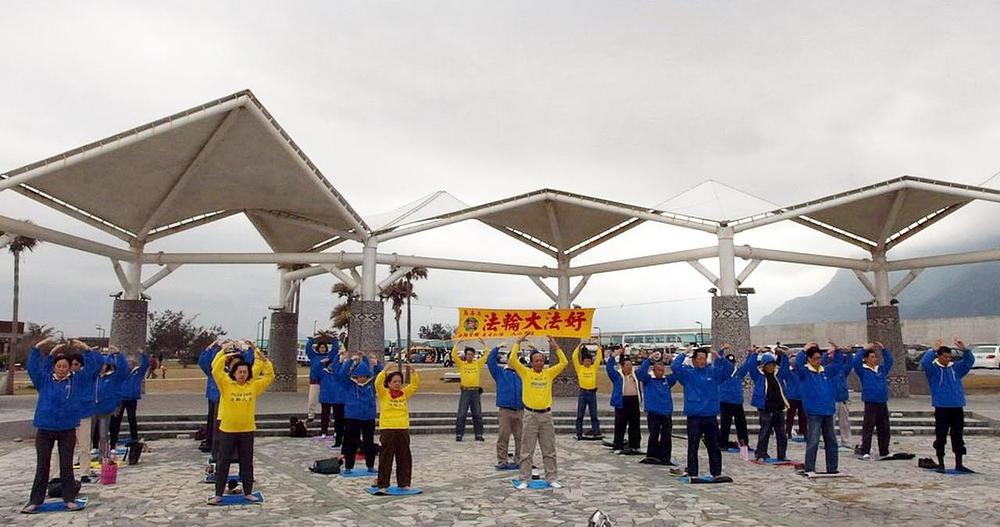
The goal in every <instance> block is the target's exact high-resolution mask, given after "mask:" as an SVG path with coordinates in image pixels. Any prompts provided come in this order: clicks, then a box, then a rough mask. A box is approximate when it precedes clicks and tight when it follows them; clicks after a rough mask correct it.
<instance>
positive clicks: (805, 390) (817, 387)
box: [794, 342, 842, 474]
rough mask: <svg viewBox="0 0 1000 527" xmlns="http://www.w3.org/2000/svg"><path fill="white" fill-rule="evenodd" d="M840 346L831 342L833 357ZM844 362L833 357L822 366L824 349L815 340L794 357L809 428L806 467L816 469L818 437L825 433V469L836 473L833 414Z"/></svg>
mask: <svg viewBox="0 0 1000 527" xmlns="http://www.w3.org/2000/svg"><path fill="white" fill-rule="evenodd" d="M836 351H837V348H836V347H835V346H833V343H831V347H830V350H829V352H828V354H827V356H828V358H830V359H832V358H833V356H834V354H835V353H836ZM841 367H842V366H841V364H840V363H839V362H837V361H833V360H831V361H830V364H829V365H828V366H823V351H822V350H820V348H819V346H818V345H817V344H816V343H815V342H810V343H808V344H806V347H805V349H804V350H802V351H800V352H799V354H798V356H797V357H796V358H795V370H794V373H795V374H796V375H797V376H798V380H799V390H800V391H801V394H802V404H803V406H805V408H806V415H808V416H809V417H808V422H809V424H808V428H807V429H806V459H805V471H806V472H807V473H808V472H816V454H817V453H818V452H819V438H820V435H822V436H823V444H824V448H825V453H826V471H827V473H829V474H836V473H837V468H838V467H837V464H838V461H839V456H838V454H839V453H838V448H839V447H838V445H837V434H836V433H835V432H834V431H833V415H834V413H836V411H837V409H836V406H837V400H836V399H837V377H838V376H839V375H840V368H841Z"/></svg>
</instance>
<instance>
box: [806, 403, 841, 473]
mask: <svg viewBox="0 0 1000 527" xmlns="http://www.w3.org/2000/svg"><path fill="white" fill-rule="evenodd" d="M807 419H808V421H809V426H808V428H807V429H806V463H805V465H806V466H805V469H806V472H816V454H817V451H818V450H819V436H820V434H822V435H823V446H824V447H825V450H826V471H827V472H837V459H838V448H839V446H838V445H837V433H836V432H834V431H833V416H832V415H809V416H808V417H807Z"/></svg>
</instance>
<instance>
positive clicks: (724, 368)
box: [714, 351, 736, 382]
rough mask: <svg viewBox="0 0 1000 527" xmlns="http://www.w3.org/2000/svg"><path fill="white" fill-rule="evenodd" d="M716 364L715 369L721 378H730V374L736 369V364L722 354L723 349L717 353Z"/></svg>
mask: <svg viewBox="0 0 1000 527" xmlns="http://www.w3.org/2000/svg"><path fill="white" fill-rule="evenodd" d="M714 366H715V371H716V373H717V374H718V375H719V378H720V379H726V378H728V377H729V376H730V375H732V374H733V371H734V370H735V369H736V365H735V364H733V363H731V362H729V361H728V360H726V358H725V357H723V356H722V352H721V351H720V352H717V353H716V354H715V365H714ZM720 382H721V380H720Z"/></svg>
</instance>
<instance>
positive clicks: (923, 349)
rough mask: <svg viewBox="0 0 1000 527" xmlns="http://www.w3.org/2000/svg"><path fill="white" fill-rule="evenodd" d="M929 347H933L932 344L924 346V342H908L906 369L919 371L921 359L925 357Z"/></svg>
mask: <svg viewBox="0 0 1000 527" xmlns="http://www.w3.org/2000/svg"><path fill="white" fill-rule="evenodd" d="M929 349H931V347H930V346H924V345H923V344H907V345H906V369H907V370H909V371H919V370H920V359H923V358H924V353H927V350H929Z"/></svg>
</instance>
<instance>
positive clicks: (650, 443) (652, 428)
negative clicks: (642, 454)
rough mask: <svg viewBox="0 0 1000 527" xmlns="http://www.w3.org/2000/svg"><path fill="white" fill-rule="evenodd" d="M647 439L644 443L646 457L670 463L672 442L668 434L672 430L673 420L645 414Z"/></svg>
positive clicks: (665, 416)
mask: <svg viewBox="0 0 1000 527" xmlns="http://www.w3.org/2000/svg"><path fill="white" fill-rule="evenodd" d="M646 426H648V427H649V439H648V440H647V441H646V457H651V458H655V459H658V460H660V461H663V462H664V463H669V462H670V453H671V450H673V441H672V439H673V438H671V437H670V434H671V433H672V432H673V430H674V419H673V417H671V416H669V415H662V414H652V413H648V412H647V413H646Z"/></svg>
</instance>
